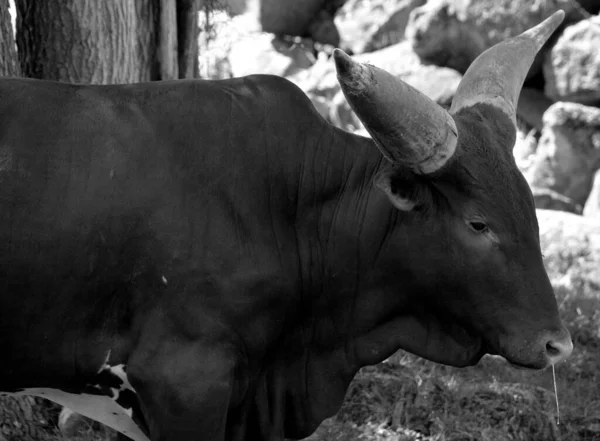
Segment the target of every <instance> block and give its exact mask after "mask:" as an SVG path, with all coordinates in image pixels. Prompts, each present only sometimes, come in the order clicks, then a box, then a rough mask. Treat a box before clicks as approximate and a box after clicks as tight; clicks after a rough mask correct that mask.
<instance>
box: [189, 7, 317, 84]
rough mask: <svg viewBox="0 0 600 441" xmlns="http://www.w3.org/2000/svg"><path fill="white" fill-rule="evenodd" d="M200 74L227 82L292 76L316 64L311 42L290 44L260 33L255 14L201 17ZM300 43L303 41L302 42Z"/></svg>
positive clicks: (217, 14) (221, 13) (220, 13)
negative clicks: (249, 77) (257, 75)
mask: <svg viewBox="0 0 600 441" xmlns="http://www.w3.org/2000/svg"><path fill="white" fill-rule="evenodd" d="M203 27H208V28H210V29H212V32H202V33H201V34H200V56H199V60H198V61H199V67H200V75H201V77H203V78H208V79H224V78H231V77H234V76H236V77H237V76H243V75H250V74H255V73H270V74H274V75H280V76H285V75H291V74H294V73H296V72H298V71H300V70H302V69H306V68H308V67H310V66H312V65H313V64H314V62H315V56H314V55H313V45H312V41H311V40H303V41H287V40H283V39H282V38H279V37H276V36H274V35H273V34H267V33H265V32H261V31H260V24H259V23H258V21H257V20H256V18H255V17H254V16H253V15H252V14H249V13H248V14H242V15H238V16H235V17H229V16H228V15H227V14H225V13H223V12H217V13H214V14H212V15H211V17H210V22H206V17H203V16H201V28H203ZM298 40H300V39H298Z"/></svg>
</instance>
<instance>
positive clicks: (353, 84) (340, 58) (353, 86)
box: [333, 49, 372, 95]
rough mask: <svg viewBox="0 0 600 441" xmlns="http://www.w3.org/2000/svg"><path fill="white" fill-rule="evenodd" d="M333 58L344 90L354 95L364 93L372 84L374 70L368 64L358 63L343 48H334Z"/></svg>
mask: <svg viewBox="0 0 600 441" xmlns="http://www.w3.org/2000/svg"><path fill="white" fill-rule="evenodd" d="M333 59H334V61H335V69H336V71H337V77H338V81H339V83H340V85H341V86H342V91H343V92H344V93H350V94H354V95H358V94H362V93H364V91H365V89H366V88H368V87H369V85H371V84H372V72H371V71H370V69H369V68H368V67H367V66H364V65H363V64H361V63H358V62H356V61H354V60H352V58H350V56H349V55H348V54H346V53H345V52H344V51H343V50H341V49H334V51H333Z"/></svg>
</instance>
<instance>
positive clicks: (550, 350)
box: [546, 341, 560, 358]
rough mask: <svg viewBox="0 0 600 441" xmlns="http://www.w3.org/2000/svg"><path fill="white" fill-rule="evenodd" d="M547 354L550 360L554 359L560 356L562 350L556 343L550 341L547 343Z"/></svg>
mask: <svg viewBox="0 0 600 441" xmlns="http://www.w3.org/2000/svg"><path fill="white" fill-rule="evenodd" d="M546 353H547V354H548V356H549V357H550V358H554V357H556V356H559V355H560V349H559V348H557V347H556V346H554V342H552V341H549V342H548V343H546Z"/></svg>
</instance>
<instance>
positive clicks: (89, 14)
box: [0, 0, 199, 84]
mask: <svg viewBox="0 0 600 441" xmlns="http://www.w3.org/2000/svg"><path fill="white" fill-rule="evenodd" d="M0 1H5V0H0ZM16 4H17V10H18V20H17V46H18V49H19V61H20V64H21V69H22V71H23V74H24V75H26V76H28V77H33V78H43V79H50V80H56V81H66V82H72V83H89V84H115V83H135V82H143V81H154V80H164V79H176V78H179V77H182V78H184V77H185V78H189V77H192V76H198V67H197V63H198V61H197V58H198V56H197V54H198V49H197V47H196V48H195V49H194V46H197V38H195V37H194V36H195V35H197V32H198V31H197V30H196V28H197V11H198V9H197V8H198V7H199V4H198V0H102V1H96V0H63V1H62V2H47V1H40V0H16ZM180 39H181V41H179V40H180ZM182 57H183V59H182ZM180 69H181V74H180Z"/></svg>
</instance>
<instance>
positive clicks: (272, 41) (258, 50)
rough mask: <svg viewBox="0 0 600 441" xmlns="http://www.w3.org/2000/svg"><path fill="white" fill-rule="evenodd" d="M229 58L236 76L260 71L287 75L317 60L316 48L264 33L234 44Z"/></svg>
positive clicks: (232, 71) (232, 73)
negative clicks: (314, 52) (314, 49)
mask: <svg viewBox="0 0 600 441" xmlns="http://www.w3.org/2000/svg"><path fill="white" fill-rule="evenodd" d="M228 58H229V65H230V68H231V75H232V76H234V77H241V76H244V75H251V74H259V73H262V74H273V75H279V76H282V77H285V76H287V75H293V74H295V73H297V72H299V71H301V70H304V69H307V68H309V67H311V66H312V65H313V64H314V63H315V61H316V59H315V56H314V55H313V54H312V48H310V47H307V46H305V45H303V44H295V43H290V42H287V41H283V40H281V39H279V38H277V37H274V36H273V35H270V34H262V33H261V34H258V35H255V36H251V37H250V36H249V37H248V38H246V39H243V40H240V41H239V42H238V43H237V44H235V45H234V46H232V48H231V50H230V51H229V57H228Z"/></svg>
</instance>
